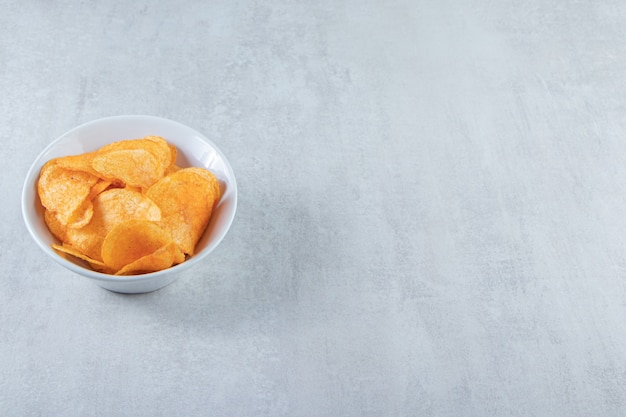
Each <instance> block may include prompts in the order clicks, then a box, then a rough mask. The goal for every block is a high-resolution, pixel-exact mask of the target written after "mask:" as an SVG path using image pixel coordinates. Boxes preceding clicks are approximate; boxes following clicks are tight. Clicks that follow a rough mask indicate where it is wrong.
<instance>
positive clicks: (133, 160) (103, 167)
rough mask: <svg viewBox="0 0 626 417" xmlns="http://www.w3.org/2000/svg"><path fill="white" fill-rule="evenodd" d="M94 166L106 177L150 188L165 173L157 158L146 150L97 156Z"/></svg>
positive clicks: (113, 152)
mask: <svg viewBox="0 0 626 417" xmlns="http://www.w3.org/2000/svg"><path fill="white" fill-rule="evenodd" d="M92 166H93V167H94V169H95V170H96V171H98V172H99V173H100V174H102V175H104V176H105V177H113V178H119V179H120V180H121V181H123V182H124V184H127V185H130V186H134V187H141V188H143V189H146V188H148V187H149V186H151V185H152V184H154V183H155V182H157V181H158V180H159V178H161V177H162V176H163V174H164V173H165V168H164V167H163V166H161V165H159V163H158V161H157V159H156V157H155V156H154V155H152V154H151V153H150V152H148V151H146V150H144V149H121V150H117V151H109V152H106V153H102V154H99V155H96V157H95V158H94V159H93V162H92Z"/></svg>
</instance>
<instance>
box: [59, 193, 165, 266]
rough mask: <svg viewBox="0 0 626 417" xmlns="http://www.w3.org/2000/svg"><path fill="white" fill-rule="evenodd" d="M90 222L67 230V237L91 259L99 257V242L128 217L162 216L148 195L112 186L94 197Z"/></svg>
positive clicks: (68, 240) (132, 218) (151, 217)
mask: <svg viewBox="0 0 626 417" xmlns="http://www.w3.org/2000/svg"><path fill="white" fill-rule="evenodd" d="M93 207H94V214H93V216H92V219H91V222H90V223H89V224H87V225H86V226H84V227H82V228H80V229H68V230H67V232H66V240H67V242H68V243H70V244H72V245H73V246H74V247H76V248H77V249H79V250H81V251H82V252H83V253H84V254H86V255H87V256H89V257H90V258H93V259H97V260H101V259H102V257H101V249H102V242H103V241H104V238H105V237H106V235H107V234H108V233H109V232H110V231H111V230H112V229H113V228H114V227H115V226H117V225H118V224H120V223H122V222H124V221H127V220H152V221H158V220H160V219H161V209H160V208H159V207H158V206H157V205H156V204H155V203H154V202H153V201H152V200H150V198H148V197H147V196H145V195H143V194H140V193H138V192H135V191H129V190H126V189H124V188H111V189H110V190H107V191H104V192H102V193H100V194H99V195H98V196H96V198H94V200H93Z"/></svg>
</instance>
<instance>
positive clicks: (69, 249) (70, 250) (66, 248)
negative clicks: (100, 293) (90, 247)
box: [51, 243, 106, 269]
mask: <svg viewBox="0 0 626 417" xmlns="http://www.w3.org/2000/svg"><path fill="white" fill-rule="evenodd" d="M51 246H52V247H53V248H54V249H56V250H57V251H59V252H63V253H66V254H68V255H72V256H74V257H76V258H79V259H82V260H84V261H87V262H89V264H90V265H98V266H100V267H102V268H103V269H104V268H106V265H105V264H104V262H101V261H98V260H96V259H91V258H90V257H89V256H87V255H85V254H84V253H82V252H81V251H79V250H78V249H76V248H75V247H73V246H72V245H67V244H63V245H57V244H56V243H53V244H52V245H51Z"/></svg>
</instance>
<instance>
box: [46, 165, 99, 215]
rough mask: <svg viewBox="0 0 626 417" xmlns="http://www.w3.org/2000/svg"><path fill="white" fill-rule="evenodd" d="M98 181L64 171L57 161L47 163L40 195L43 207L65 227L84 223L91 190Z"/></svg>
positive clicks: (68, 170)
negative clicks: (75, 223)
mask: <svg viewBox="0 0 626 417" xmlns="http://www.w3.org/2000/svg"><path fill="white" fill-rule="evenodd" d="M97 182H98V178H97V177H95V176H93V175H91V174H89V173H87V172H83V171H72V170H70V169H66V168H63V167H60V166H59V165H57V164H56V161H54V160H52V161H50V162H48V163H46V164H45V165H44V166H43V168H42V169H41V174H40V176H39V181H38V182H37V192H38V193H39V198H40V200H41V204H42V205H43V206H44V207H45V208H46V209H48V210H50V211H51V212H52V213H54V214H55V216H56V218H57V219H58V220H59V222H61V224H63V225H69V224H71V223H73V222H75V221H80V220H81V219H82V220H83V221H84V218H85V213H84V212H85V210H86V209H87V208H88V204H87V205H85V201H88V197H89V193H90V192H91V187H92V186H93V185H94V184H96V183H97Z"/></svg>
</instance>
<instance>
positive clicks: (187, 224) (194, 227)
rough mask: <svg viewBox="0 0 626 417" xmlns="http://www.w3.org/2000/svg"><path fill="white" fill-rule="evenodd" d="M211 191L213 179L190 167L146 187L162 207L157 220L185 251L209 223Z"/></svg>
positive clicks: (211, 207) (147, 193)
mask: <svg viewBox="0 0 626 417" xmlns="http://www.w3.org/2000/svg"><path fill="white" fill-rule="evenodd" d="M214 193H215V188H214V185H213V184H212V182H211V181H209V180H208V179H207V178H206V177H205V176H203V175H200V174H198V173H196V172H194V171H193V170H190V169H189V168H183V169H181V170H179V171H176V172H174V173H172V174H170V175H168V176H166V177H165V178H163V179H161V180H160V181H159V182H157V183H156V184H154V185H153V186H152V187H150V188H149V189H148V190H147V191H146V195H147V196H148V197H150V198H151V199H152V200H153V201H154V202H155V203H156V204H157V205H158V206H159V207H160V208H161V215H162V217H161V221H159V222H157V223H158V224H159V225H160V226H161V227H162V228H163V229H165V230H166V231H168V232H169V233H170V234H171V235H172V238H173V239H174V242H176V243H177V244H178V246H180V248H181V249H182V250H183V252H184V253H186V254H188V255H193V253H194V249H195V246H196V243H197V242H198V240H199V239H200V237H201V236H202V234H203V233H204V230H205V229H206V227H207V225H208V224H209V219H210V217H211V212H212V209H213V202H214V200H215V198H214V195H215V194H214Z"/></svg>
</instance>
